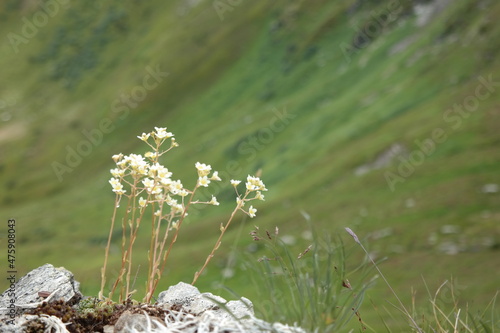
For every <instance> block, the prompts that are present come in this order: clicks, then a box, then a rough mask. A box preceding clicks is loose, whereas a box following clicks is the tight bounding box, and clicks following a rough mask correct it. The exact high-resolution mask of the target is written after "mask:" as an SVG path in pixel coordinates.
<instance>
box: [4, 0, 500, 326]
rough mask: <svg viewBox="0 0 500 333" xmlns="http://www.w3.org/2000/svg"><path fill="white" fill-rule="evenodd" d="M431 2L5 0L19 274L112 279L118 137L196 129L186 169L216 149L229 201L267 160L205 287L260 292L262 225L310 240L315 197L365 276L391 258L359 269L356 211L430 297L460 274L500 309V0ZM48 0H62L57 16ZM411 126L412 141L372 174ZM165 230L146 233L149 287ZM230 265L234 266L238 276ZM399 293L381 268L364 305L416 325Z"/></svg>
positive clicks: (184, 260)
mask: <svg viewBox="0 0 500 333" xmlns="http://www.w3.org/2000/svg"><path fill="white" fill-rule="evenodd" d="M414 2H417V1H409V0H401V1H400V2H398V1H393V2H388V3H385V4H376V3H378V2H375V1H320V0H318V1H294V2H289V1H242V2H241V3H240V4H238V5H230V4H229V2H226V1H216V2H215V4H217V5H218V6H219V7H217V8H215V7H214V2H212V1H204V2H200V3H199V4H197V5H194V4H195V3H196V1H169V2H167V1H156V0H155V1H147V2H146V1H132V0H127V1H114V0H113V1H111V0H109V1H99V2H95V3H94V2H90V1H86V2H84V1H71V2H70V5H65V6H62V5H57V8H56V6H55V5H53V7H52V9H48V8H49V7H46V9H45V10H44V9H42V8H38V7H36V6H35V5H33V3H34V2H31V1H6V2H5V4H2V5H1V6H2V7H1V8H0V17H1V22H2V23H1V24H0V36H2V43H1V44H0V56H1V57H0V67H1V68H2V75H0V87H1V90H0V106H1V107H2V108H1V109H0V116H1V119H0V121H1V125H0V126H1V127H0V186H2V191H1V192H0V209H1V218H2V219H3V222H2V223H6V222H7V219H8V218H12V217H13V218H15V219H16V221H17V229H16V230H17V232H16V236H17V243H16V245H17V254H16V255H17V257H16V265H17V269H18V271H19V272H20V274H24V273H26V272H27V271H29V270H31V269H33V268H35V267H38V266H40V265H42V264H44V263H46V262H50V263H52V264H54V265H55V266H65V267H66V268H67V269H69V270H71V271H72V272H74V273H75V275H76V277H77V279H78V280H79V281H80V282H81V284H82V291H83V293H84V294H89V295H90V294H95V293H96V292H97V290H98V287H99V283H100V272H99V269H100V267H101V265H102V261H103V254H104V244H105V241H106V237H107V232H108V227H109V221H110V217H111V212H112V204H113V198H114V195H113V193H112V192H111V187H110V186H109V184H108V183H107V180H108V179H109V177H110V175H109V169H110V168H111V167H113V162H112V160H111V155H113V154H115V153H119V152H123V153H126V154H127V153H130V152H143V147H144V146H143V143H142V142H141V141H139V140H138V139H136V135H140V134H141V133H142V132H149V131H150V130H152V128H153V126H160V127H165V126H166V127H168V130H169V131H172V132H174V134H175V135H176V138H177V141H178V142H179V144H180V147H179V148H178V149H176V150H175V151H174V152H172V153H171V154H169V155H168V157H167V161H166V165H167V167H168V168H169V169H171V171H173V172H174V177H177V178H179V179H181V180H183V182H184V184H186V185H188V186H189V187H191V185H192V184H193V182H194V181H195V178H196V171H195V168H194V164H195V162H197V161H200V162H204V163H209V164H211V165H212V166H213V168H214V169H215V170H219V172H220V174H221V176H223V177H224V180H225V182H224V183H225V186H224V187H223V188H218V199H219V201H220V202H221V203H223V202H224V201H226V202H231V205H232V203H233V201H232V200H233V195H232V189H231V188H230V186H229V185H228V180H229V178H235V179H244V178H245V177H246V175H247V174H248V173H255V172H256V170H258V169H262V170H263V175H262V179H263V180H264V182H265V183H266V185H267V188H269V192H267V193H266V202H264V203H261V204H260V205H259V207H257V208H258V209H259V211H258V212H257V218H256V219H255V220H252V221H249V220H248V219H245V220H243V219H242V220H241V224H240V227H238V226H237V225H238V224H237V223H235V224H234V226H233V228H232V230H230V231H231V232H229V233H228V234H227V235H226V238H225V240H224V241H223V243H222V246H221V248H220V251H219V253H218V254H219V257H218V258H215V260H214V261H212V263H211V266H210V267H209V268H208V270H207V273H208V274H207V275H206V276H205V277H202V278H200V280H199V282H198V285H197V286H198V287H199V288H200V290H202V291H208V290H210V291H213V292H217V291H218V289H217V287H216V286H217V285H219V284H220V283H223V284H224V285H226V286H228V287H229V288H231V289H232V290H234V291H235V292H237V293H238V294H241V295H245V296H247V297H249V298H251V299H252V300H253V301H254V302H255V303H256V306H257V304H258V303H259V299H258V298H255V299H254V298H253V297H252V295H254V292H253V290H254V288H256V286H255V285H253V284H251V283H249V281H250V279H248V276H247V272H246V271H242V268H241V262H242V261H243V259H242V253H244V252H245V250H246V249H247V246H248V245H249V244H250V243H251V242H252V240H251V238H250V237H249V236H247V234H248V232H250V230H252V228H253V224H257V225H259V226H261V228H269V230H273V229H274V226H275V225H278V226H279V227H280V230H281V234H284V233H286V234H290V235H294V236H295V237H296V238H297V239H298V241H297V244H296V252H297V253H300V252H301V251H302V250H303V249H304V248H305V247H306V246H307V245H309V243H308V241H307V240H300V239H301V234H302V233H303V232H304V231H305V230H308V227H307V226H306V223H305V220H304V217H303V216H302V214H301V213H300V212H301V211H305V212H306V213H307V214H309V215H310V216H311V220H312V221H313V223H314V224H315V228H316V230H317V231H318V232H320V233H321V234H324V233H330V234H331V235H333V237H334V238H336V237H341V238H342V239H344V241H345V244H346V252H347V254H348V255H349V257H348V258H347V262H346V266H347V268H346V271H347V272H348V273H347V278H348V279H349V280H350V282H351V285H352V286H353V288H354V289H355V290H356V289H358V290H359V289H361V288H363V284H364V283H366V282H367V280H368V278H369V277H371V276H373V275H374V274H375V273H374V272H373V274H371V275H368V278H367V275H366V274H365V273H363V274H362V273H360V272H359V271H354V272H351V271H350V270H349V268H354V267H358V265H359V264H360V263H361V262H362V260H363V254H362V253H361V250H360V249H359V248H358V247H356V246H355V244H353V241H352V239H351V238H350V237H349V236H348V235H346V234H345V232H344V231H343V229H342V227H344V226H349V227H351V228H352V229H353V230H354V231H355V232H356V233H357V234H358V235H359V236H360V237H361V238H364V239H363V241H364V242H365V244H366V246H367V247H369V250H370V251H372V252H373V253H374V254H375V255H377V258H379V259H381V258H383V257H387V259H386V260H385V261H384V262H383V263H381V269H382V270H383V271H384V272H385V275H386V276H387V277H388V279H389V281H390V282H391V283H392V284H393V287H394V288H395V289H396V290H397V291H398V292H399V294H400V297H401V298H402V299H403V301H405V302H407V303H408V304H410V302H411V288H412V287H413V288H414V289H415V290H416V307H417V309H418V308H419V307H422V306H423V307H427V306H428V301H427V299H428V295H427V292H426V290H425V285H424V283H423V279H422V277H423V278H424V279H425V281H426V282H427V284H428V286H429V289H430V290H431V292H432V293H433V291H435V289H436V288H437V287H438V286H439V285H440V284H441V283H442V282H443V281H444V280H446V279H450V278H451V277H453V279H454V287H455V292H456V294H457V296H458V298H459V299H460V300H461V302H462V303H461V304H462V305H463V306H464V307H465V305H466V303H468V305H469V308H468V309H469V311H471V312H478V311H482V310H484V309H485V308H486V306H487V304H488V302H489V301H490V300H491V299H492V297H493V296H494V294H495V292H496V291H497V290H498V281H499V280H500V268H499V266H498V256H499V249H500V227H499V226H500V208H499V203H500V200H499V199H500V192H498V191H496V192H495V191H494V190H495V187H494V186H486V187H485V185H487V184H500V174H499V170H500V168H499V167H500V153H499V151H498V147H499V144H500V106H499V105H498V100H499V99H498V97H499V96H500V94H499V91H500V84H499V82H500V60H499V59H500V57H499V51H500V26H499V25H498V24H496V22H497V20H498V17H500V4H497V3H496V2H494V1H486V0H484V1H479V0H477V1H476V0H461V1H452V2H451V4H449V5H448V6H447V7H446V9H445V10H444V11H442V12H440V13H437V14H436V15H435V16H433V17H432V18H431V19H430V20H429V21H428V22H427V23H426V24H425V25H422V26H417V21H419V20H421V19H422V16H419V17H417V15H415V12H416V11H415V10H414V5H415V4H414ZM419 2H423V1H419ZM47 3H52V4H54V3H56V4H58V2H57V1H49V2H47ZM190 3H191V5H190ZM233 3H236V2H233ZM221 5H225V7H224V6H223V7H220V6H221ZM420 8H421V7H420ZM229 9H230V10H229ZM224 10H225V11H224ZM40 11H42V13H44V12H49V13H50V11H52V12H51V13H53V14H54V15H51V16H48V15H45V17H47V18H48V19H47V20H46V23H44V22H45V21H44V20H43V15H42V14H40ZM418 12H421V11H418ZM37 13H38V16H36V15H37ZM52 16H53V17H52ZM36 20H38V21H36ZM27 22H31V23H27ZM33 22H35V23H36V22H38V23H37V24H38V25H39V27H36V26H34V29H33V27H31V28H30V27H28V26H29V25H30V24H33ZM42 23H44V24H42ZM13 34H15V35H13ZM15 51H17V52H15ZM167 72H168V73H169V74H168V75H166V74H165V73H167ZM151 73H156V74H154V75H152V74H151ZM154 78H156V80H155V79H154ZM487 81H490V82H491V81H492V82H493V83H490V84H485V83H484V82H487ZM146 88H147V89H146ZM131 94H132V95H131ZM134 94H135V95H134ZM127 96H135V97H127ZM283 115H288V117H284V116H283ZM281 118H282V120H277V119H281ZM85 133H87V135H85ZM88 137H90V138H91V139H89V138H88ZM431 142H432V144H431ZM394 144H399V145H400V146H401V147H403V149H402V150H403V151H404V152H406V153H404V154H403V156H405V157H404V158H403V157H402V158H401V159H398V158H395V159H394V160H393V162H392V164H390V165H387V166H383V167H381V168H379V169H375V170H371V171H369V172H368V173H365V174H363V175H355V170H356V169H357V168H358V167H360V166H363V165H372V164H373V163H374V162H375V161H377V160H378V159H379V157H380V156H381V155H382V154H383V153H384V152H387V151H388V150H389V148H390V147H391V146H392V145H394ZM422 150H423V152H422ZM71 151H77V153H78V151H80V153H78V155H79V156H75V153H71ZM84 155H86V156H84ZM405 161H406V162H405ZM407 161H410V162H407ZM54 162H56V164H54ZM68 163H69V164H68ZM387 177H389V181H388V179H387ZM391 189H392V190H391ZM230 209H231V207H230V205H229V204H221V206H219V207H209V208H207V209H204V210H202V211H199V212H198V213H195V212H193V213H192V214H191V215H190V216H191V219H190V222H189V224H187V225H185V226H184V227H185V229H184V230H182V232H181V235H180V237H179V240H178V242H177V244H176V248H175V252H174V253H173V254H172V256H171V261H170V266H169V267H168V268H167V270H168V272H166V274H165V277H164V280H163V283H162V285H161V286H160V288H161V289H165V288H166V287H167V286H169V285H170V284H173V283H177V282H178V281H179V280H183V281H187V282H189V281H191V279H192V275H193V273H194V272H195V271H196V270H197V269H198V268H199V267H200V266H201V265H202V264H203V261H204V260H205V257H206V255H207V253H208V251H209V250H210V249H211V246H212V244H213V242H214V241H215V238H216V237H217V236H218V232H219V231H218V230H219V224H220V222H224V221H225V220H226V217H227V215H228V213H229V212H230ZM450 226H451V227H450ZM0 230H2V234H1V239H2V242H1V243H2V247H4V245H3V244H5V242H4V241H5V239H6V232H5V231H4V230H6V229H5V228H3V227H2V228H1V229H0ZM143 232H144V235H145V236H146V235H147V234H148V230H144V231H143ZM117 240H118V238H117ZM146 244H148V238H147V237H144V239H142V240H141V239H139V240H138V241H137V247H136V250H135V253H136V254H137V258H138V259H137V260H136V261H135V262H136V263H139V262H140V261H141V260H143V262H144V264H143V265H141V268H140V269H139V274H138V279H137V284H136V287H137V289H139V292H138V293H139V294H141V293H142V285H143V280H141V276H145V275H146V272H145V271H144V270H145V267H146V264H145V262H146V255H147V254H146V249H147V245H146ZM118 247H119V243H118V241H117V243H116V251H115V257H114V258H115V259H114V262H115V263H116V264H117V263H118V258H119V253H118V252H119V251H118ZM232 250H235V251H234V253H233V254H232V255H229V254H230V253H231V251H232ZM448 253H456V254H454V255H452V254H448ZM260 255H261V254H260V253H257V254H255V259H256V258H258V257H259V256H260ZM5 256H6V251H5V250H2V251H0V260H1V262H2V266H1V267H4V263H5V262H6V258H5ZM141 258H142V259H141ZM112 260H113V259H112ZM244 260H247V259H244ZM227 266H230V267H231V268H233V269H234V273H235V275H234V277H232V278H228V279H224V278H223V277H222V271H223V268H224V267H227ZM349 272H351V273H349ZM110 274H112V273H110ZM110 280H111V279H110ZM0 281H1V282H0V286H1V288H0V289H2V290H3V289H5V288H6V283H5V280H4V279H0ZM221 292H222V291H221ZM263 297H265V296H263ZM139 298H142V294H141V295H140V297H139ZM444 298H445V299H444V300H443V301H442V304H443V306H444V307H446V306H447V305H448V304H449V303H450V301H449V299H446V297H444ZM386 299H387V300H389V301H391V302H393V299H392V297H391V295H390V293H389V292H388V290H387V288H386V287H385V286H384V285H383V284H382V283H376V285H375V286H373V287H372V288H371V289H370V290H369V291H368V292H367V294H366V296H365V302H364V304H363V306H362V308H361V315H362V316H363V320H364V321H365V322H366V323H367V324H368V325H370V326H371V327H375V328H377V327H380V325H381V324H380V323H381V321H380V319H379V318H378V315H377V314H376V313H375V311H374V309H375V308H377V309H378V311H379V312H380V315H381V316H383V317H384V316H386V314H387V312H386V311H385V310H384V309H382V308H383V307H387V308H388V309H389V310H388V311H389V312H391V313H393V315H394V316H395V319H394V320H396V321H397V323H395V322H393V319H387V320H388V324H389V325H392V326H391V327H395V328H394V330H395V331H398V328H397V327H399V326H398V325H404V324H403V320H402V319H400V317H399V316H400V315H399V313H398V312H397V310H395V309H393V308H392V307H391V305H389V304H388V303H387V302H386V301H385V300H386ZM371 303H373V304H374V305H372V304H371ZM450 306H451V304H450ZM464 311H465V310H464ZM497 311H498V310H497ZM394 313H395V314H394ZM354 327H359V325H357V323H354ZM403 327H404V326H403Z"/></svg>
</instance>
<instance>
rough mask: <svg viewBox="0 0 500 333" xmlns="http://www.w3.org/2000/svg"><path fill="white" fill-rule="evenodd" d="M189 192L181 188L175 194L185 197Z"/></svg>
mask: <svg viewBox="0 0 500 333" xmlns="http://www.w3.org/2000/svg"><path fill="white" fill-rule="evenodd" d="M188 194H189V192H188V191H186V190H185V189H182V190H180V191H179V193H177V195H180V196H181V197H185V196H187V195H188Z"/></svg>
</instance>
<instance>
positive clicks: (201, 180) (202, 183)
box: [198, 176, 210, 187]
mask: <svg viewBox="0 0 500 333" xmlns="http://www.w3.org/2000/svg"><path fill="white" fill-rule="evenodd" d="M208 184H210V179H208V178H207V176H203V177H199V178H198V185H199V186H203V187H208Z"/></svg>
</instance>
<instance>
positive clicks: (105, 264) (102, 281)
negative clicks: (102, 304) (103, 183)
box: [99, 194, 121, 299]
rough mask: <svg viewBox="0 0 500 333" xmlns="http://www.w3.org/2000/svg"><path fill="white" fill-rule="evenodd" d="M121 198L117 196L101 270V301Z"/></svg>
mask: <svg viewBox="0 0 500 333" xmlns="http://www.w3.org/2000/svg"><path fill="white" fill-rule="evenodd" d="M120 199H121V196H120V195H118V194H117V195H116V198H115V207H114V209H113V216H112V217H111V227H110V228H109V235H108V243H107V244H106V250H105V252H104V264H103V266H102V268H101V290H100V291H99V299H103V298H104V296H103V293H104V285H105V284H106V268H107V266H108V256H109V248H110V247H111V238H112V236H113V229H114V227H115V219H116V211H117V210H118V205H119V203H120Z"/></svg>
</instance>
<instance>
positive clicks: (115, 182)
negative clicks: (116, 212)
mask: <svg viewBox="0 0 500 333" xmlns="http://www.w3.org/2000/svg"><path fill="white" fill-rule="evenodd" d="M109 183H110V184H111V186H112V187H113V192H115V193H116V194H119V195H122V194H125V192H126V191H125V190H124V189H123V185H122V184H121V183H120V180H119V179H116V178H111V179H110V180H109Z"/></svg>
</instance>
